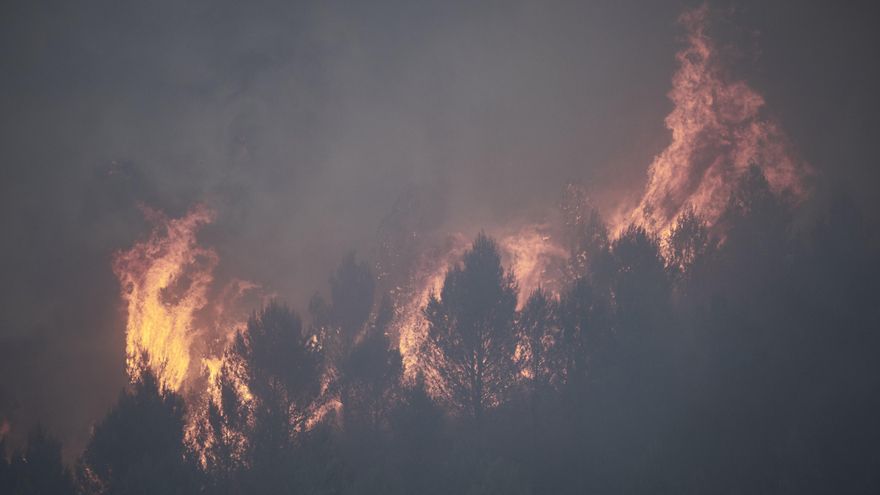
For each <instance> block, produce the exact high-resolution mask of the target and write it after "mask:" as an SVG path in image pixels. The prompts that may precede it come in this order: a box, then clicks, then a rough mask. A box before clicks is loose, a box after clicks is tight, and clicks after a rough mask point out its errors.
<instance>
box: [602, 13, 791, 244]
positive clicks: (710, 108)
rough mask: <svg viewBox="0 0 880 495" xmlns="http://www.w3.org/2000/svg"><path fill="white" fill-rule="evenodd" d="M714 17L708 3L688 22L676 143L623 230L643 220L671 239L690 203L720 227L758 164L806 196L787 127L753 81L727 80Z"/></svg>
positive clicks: (669, 121)
mask: <svg viewBox="0 0 880 495" xmlns="http://www.w3.org/2000/svg"><path fill="white" fill-rule="evenodd" d="M708 13H709V9H708V7H707V6H706V5H703V6H702V7H700V8H698V9H696V10H693V11H690V12H686V13H685V14H684V15H682V16H681V18H680V21H681V23H682V24H683V25H684V26H685V28H686V29H687V31H688V38H687V40H688V44H687V46H686V47H685V48H684V49H683V50H682V51H680V52H679V53H678V54H677V56H676V58H677V60H678V63H679V68H678V70H677V72H676V73H675V75H674V77H673V80H672V90H671V91H670V93H669V98H670V99H671V100H672V102H673V103H674V104H675V108H674V109H673V111H672V113H670V114H669V115H668V116H667V117H666V126H667V127H668V128H669V130H671V131H672V142H671V143H670V144H669V146H668V147H667V148H666V149H665V150H663V151H662V152H661V153H660V154H659V155H657V156H656V157H655V158H654V162H653V163H652V164H651V167H650V169H649V171H648V174H649V179H648V185H647V188H646V190H645V193H644V196H643V197H642V199H641V202H640V203H639V205H638V206H637V207H636V208H635V210H634V211H632V212H631V213H630V215H628V216H624V218H622V219H621V221H620V222H619V223H618V225H617V226H616V228H615V230H616V231H617V232H620V231H622V230H623V229H624V228H625V227H626V226H627V225H628V224H630V223H636V224H639V225H642V226H644V227H646V228H648V229H649V230H651V231H653V232H656V233H658V234H661V235H663V236H665V235H666V234H668V232H669V230H670V228H671V227H672V226H673V225H674V223H675V221H676V219H677V218H678V217H679V215H681V213H682V212H683V211H684V210H685V209H686V208H688V207H689V206H690V207H693V209H694V211H695V213H697V214H698V215H699V216H701V217H702V218H703V219H704V220H705V221H706V222H708V223H709V225H714V224H715V222H716V221H717V220H718V218H719V217H720V216H721V214H722V213H723V210H724V208H725V206H726V204H727V201H728V199H729V197H730V194H731V192H732V190H733V188H734V187H735V186H736V184H737V183H738V181H739V179H740V178H741V177H742V176H743V174H744V173H745V172H746V171H747V170H748V169H749V167H752V166H757V167H759V168H760V169H761V171H762V172H763V173H764V175H765V177H766V178H767V181H768V182H769V184H770V187H771V188H772V189H773V191H774V192H776V193H787V194H790V195H791V196H792V197H794V198H795V199H798V198H800V197H801V196H803V194H804V192H805V191H804V184H803V177H804V175H805V174H806V173H807V172H808V166H807V165H806V164H804V163H802V162H799V161H798V160H797V159H796V158H795V157H793V156H792V154H791V152H790V150H789V147H788V144H787V139H786V136H785V135H784V133H783V132H782V130H781V129H780V128H779V126H778V125H777V124H776V123H775V122H773V121H772V120H769V119H767V118H764V117H763V116H762V115H761V108H762V107H763V106H764V99H763V98H762V97H761V95H759V94H758V93H756V92H755V91H754V90H753V89H752V88H750V87H749V86H748V85H747V84H746V83H744V82H742V81H729V80H727V79H726V78H725V75H724V73H723V71H722V66H721V61H720V60H719V54H718V51H717V49H716V47H715V46H714V44H713V42H712V40H711V39H710V38H709V37H708V36H707V34H706V23H707V17H708Z"/></svg>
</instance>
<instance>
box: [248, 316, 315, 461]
mask: <svg viewBox="0 0 880 495" xmlns="http://www.w3.org/2000/svg"><path fill="white" fill-rule="evenodd" d="M232 352H233V354H234V355H235V356H237V357H239V358H240V359H241V361H242V363H244V367H245V369H246V380H247V386H248V389H249V390H250V393H251V394H252V396H253V424H252V425H251V427H252V430H251V431H250V432H249V436H250V443H249V448H250V452H249V455H248V457H249V461H250V462H251V463H252V465H253V466H254V467H260V468H268V466H275V465H277V461H278V459H279V456H280V455H281V454H282V453H283V452H284V451H285V450H286V449H287V448H288V447H289V445H290V441H291V437H292V435H293V434H294V432H295V431H297V430H298V429H300V428H301V427H302V425H303V423H304V422H305V420H306V419H307V415H308V408H309V406H310V405H311V404H312V402H313V401H314V400H315V399H316V398H317V397H318V395H319V393H320V391H321V369H322V367H321V364H322V356H321V353H320V352H319V350H318V349H317V348H316V346H315V342H314V339H313V338H312V336H311V335H308V334H306V333H305V332H304V331H303V325H302V321H301V320H300V317H299V316H298V315H297V314H296V313H294V312H293V311H292V310H291V309H289V308H288V307H287V306H284V305H282V304H280V303H277V302H271V303H269V305H268V306H266V307H265V308H263V309H262V310H261V311H260V312H259V313H254V314H253V315H252V316H251V318H250V319H249V320H248V324H247V330H246V331H244V332H240V333H238V335H236V338H235V341H234V342H233V344H232Z"/></svg>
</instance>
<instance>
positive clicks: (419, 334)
mask: <svg viewBox="0 0 880 495" xmlns="http://www.w3.org/2000/svg"><path fill="white" fill-rule="evenodd" d="M444 244H445V245H444V246H442V247H441V248H439V249H437V250H435V251H432V252H430V253H426V254H424V255H423V256H422V257H421V258H420V260H419V262H418V264H417V268H416V269H415V270H414V273H413V275H412V277H411V282H410V284H409V285H410V287H408V288H404V289H405V290H403V291H400V294H401V296H400V298H401V300H400V301H398V302H397V310H396V315H395V321H394V327H395V329H396V331H397V334H398V336H399V344H398V345H399V350H400V355H401V358H402V360H403V376H404V380H405V381H407V382H409V383H412V381H414V380H415V378H416V376H417V375H419V374H422V376H423V377H424V378H425V383H426V386H427V387H428V389H429V390H435V391H436V387H438V386H440V382H439V381H438V380H436V377H433V376H432V375H431V370H430V369H428V368H427V367H426V366H424V364H425V363H424V359H422V358H421V357H422V356H423V355H424V353H426V352H433V350H432V349H429V348H428V345H429V343H428V341H427V333H428V326H427V322H426V321H425V318H424V315H423V314H422V310H423V309H424V308H425V306H426V305H427V304H428V298H429V297H430V296H431V294H432V293H433V294H437V295H439V294H440V290H441V289H442V288H443V281H444V279H445V278H446V272H447V270H449V267H450V266H452V265H453V264H454V263H458V262H459V260H460V259H461V257H462V255H463V254H464V252H465V251H466V250H467V248H468V247H469V246H470V245H469V243H468V240H467V238H466V237H465V236H464V235H462V234H454V235H451V236H449V237H448V238H447V239H446V242H445V243H444Z"/></svg>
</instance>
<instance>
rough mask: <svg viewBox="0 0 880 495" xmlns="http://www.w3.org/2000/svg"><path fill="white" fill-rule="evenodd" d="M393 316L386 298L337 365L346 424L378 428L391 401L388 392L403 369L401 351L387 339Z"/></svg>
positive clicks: (396, 381) (389, 301) (388, 300)
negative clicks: (370, 323) (372, 319)
mask: <svg viewBox="0 0 880 495" xmlns="http://www.w3.org/2000/svg"><path fill="white" fill-rule="evenodd" d="M393 317H394V310H393V307H392V305H391V300H390V299H389V298H387V297H385V298H383V300H382V304H381V305H380V306H379V311H378V313H377V314H376V318H375V320H374V321H373V324H372V325H370V326H369V328H368V329H367V332H366V334H365V335H364V336H363V338H362V339H361V340H360V341H359V342H358V343H357V345H355V346H354V347H353V348H352V349H351V351H350V352H349V353H348V355H347V356H345V358H344V359H343V361H342V362H341V363H340V366H339V381H340V382H341V383H340V389H341V391H342V395H343V407H344V411H345V417H346V421H357V422H359V423H361V424H367V425H368V426H372V427H374V426H377V424H378V422H379V421H380V419H381V416H382V415H383V413H384V412H385V409H386V408H387V407H388V405H389V403H390V402H391V397H389V391H391V390H393V388H394V387H395V386H396V384H397V383H398V382H399V380H400V373H401V372H402V370H403V362H402V358H401V355H400V351H398V350H397V349H396V348H392V346H391V343H390V342H389V340H388V333H387V332H388V330H389V327H390V325H391V321H392V319H393ZM355 418H356V419H355Z"/></svg>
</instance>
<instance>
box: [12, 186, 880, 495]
mask: <svg viewBox="0 0 880 495" xmlns="http://www.w3.org/2000/svg"><path fill="white" fill-rule="evenodd" d="M794 213H795V212H794V211H793V209H792V207H791V206H789V205H788V204H787V203H786V202H785V200H784V199H781V198H779V197H777V196H776V195H774V194H773V193H771V191H770V189H769V187H768V185H767V182H766V180H765V179H764V177H763V176H762V175H761V174H760V172H759V171H758V170H757V169H754V170H752V172H751V173H750V174H748V175H747V176H746V177H745V178H744V179H743V181H742V183H741V184H740V185H739V187H738V188H737V189H736V191H735V192H734V194H733V195H732V196H731V197H730V199H729V201H728V206H727V208H726V213H725V215H724V216H723V217H722V218H721V220H720V221H719V223H718V225H715V226H711V227H710V226H708V225H706V224H705V223H704V222H702V220H701V219H700V218H699V216H698V215H697V214H695V213H694V212H692V211H691V212H687V213H685V214H684V215H683V216H682V217H681V219H680V220H679V222H678V223H677V225H676V226H675V228H674V229H673V231H672V232H671V233H670V234H669V236H668V237H667V238H665V239H662V240H660V239H658V238H657V237H655V236H653V235H652V234H651V233H649V232H647V231H645V230H644V229H642V228H639V227H637V226H633V227H630V228H628V229H627V230H625V231H624V232H623V233H622V234H621V235H619V236H617V237H612V236H611V235H610V234H609V232H608V229H607V227H606V225H605V224H604V223H603V221H602V219H601V218H600V217H599V216H598V214H596V213H595V212H589V214H586V215H580V214H579V215H577V216H576V217H575V218H572V219H571V222H570V227H571V228H570V232H569V236H568V239H567V242H568V244H569V249H570V252H571V260H570V263H569V267H568V269H569V272H570V277H569V279H568V281H567V283H566V284H565V289H564V290H563V291H562V292H561V293H560V294H559V297H553V296H552V295H551V294H550V293H549V292H548V291H546V290H543V289H538V290H535V291H534V292H532V293H531V294H528V297H527V299H526V302H525V304H524V305H523V306H522V308H521V309H517V297H518V290H519V289H518V287H517V284H516V279H515V274H513V273H511V272H510V271H509V270H507V269H505V267H504V266H503V264H502V261H501V255H500V253H499V249H498V246H497V245H496V243H495V241H493V239H491V238H490V237H488V236H486V235H484V234H480V235H479V236H478V237H477V238H476V239H475V240H474V241H473V244H472V245H471V247H470V249H469V250H468V251H467V252H466V253H465V254H464V255H463V257H462V259H461V260H460V262H459V263H458V264H456V265H454V266H452V267H451V268H450V269H449V271H448V272H447V273H446V276H445V279H444V283H443V286H442V289H441V290H440V291H439V293H437V294H432V295H431V297H430V299H429V301H428V303H427V305H426V306H425V307H424V308H423V316H424V318H425V321H426V323H427V339H426V344H425V348H424V349H422V350H421V354H422V356H423V361H424V362H423V365H424V373H423V374H420V375H419V376H418V377H417V378H416V379H415V380H413V381H412V383H410V382H409V381H407V380H404V379H403V365H402V359H401V355H400V353H399V351H398V349H397V348H396V346H395V345H394V343H393V342H392V341H391V339H390V337H391V333H392V329H391V324H392V322H393V320H394V310H395V308H394V307H393V304H392V303H391V300H390V299H389V297H388V296H387V294H382V293H381V292H382V291H381V290H380V289H379V284H378V282H377V277H376V276H375V274H374V273H373V270H372V269H371V267H370V265H369V264H368V263H366V262H364V261H362V260H358V259H357V258H356V257H355V256H354V255H351V256H348V257H346V258H345V259H344V260H343V261H342V263H341V264H340V266H339V268H338V269H337V271H336V273H335V274H334V275H333V276H332V277H331V280H330V294H329V298H327V299H325V298H323V297H321V296H315V297H314V298H313V299H312V301H311V302H310V304H309V306H308V318H307V319H305V320H304V319H303V318H302V317H301V316H300V315H299V314H298V313H297V312H296V311H294V310H292V309H291V308H289V307H288V306H286V305H284V304H281V303H277V302H276V303H271V304H269V305H267V306H266V307H264V308H262V309H261V310H260V311H258V312H255V313H254V314H253V315H252V317H251V318H250V320H249V321H248V324H247V330H246V331H243V332H240V333H239V334H237V335H236V337H235V339H234V341H233V342H232V344H231V345H230V346H229V347H228V349H227V350H226V355H225V359H224V365H223V367H222V369H221V371H220V374H219V378H218V380H217V384H216V394H214V398H213V399H211V400H209V401H208V402H207V403H206V405H205V414H204V417H203V418H202V419H201V421H200V422H199V423H198V427H197V428H195V432H194V433H192V432H191V433H189V434H188V433H187V428H186V425H187V421H188V416H187V414H188V411H187V405H186V403H185V402H184V400H183V399H182V398H181V397H180V396H178V395H176V394H174V393H172V392H169V391H163V390H161V389H160V387H159V385H158V382H157V380H156V378H155V377H154V376H153V375H151V374H150V373H144V375H143V377H142V378H141V379H140V380H139V381H138V382H137V383H134V384H132V385H131V386H130V387H129V388H127V389H126V390H125V391H123V392H122V394H121V395H120V398H119V401H118V403H117V404H116V406H115V407H114V408H113V409H112V410H111V411H110V412H109V413H108V414H107V416H106V417H105V418H104V419H103V420H102V421H101V422H100V423H99V424H97V425H96V426H95V428H94V432H93V435H92V438H91V441H90V442H89V444H88V446H87V448H86V449H85V451H84V452H83V454H82V456H81V457H80V459H79V460H78V461H77V462H76V463H75V464H74V465H73V466H70V467H67V466H64V465H63V463H62V462H61V456H60V444H59V443H58V442H57V441H56V440H53V439H52V438H51V436H50V435H48V434H47V433H45V432H44V431H42V430H40V429H37V430H35V431H34V432H32V434H31V435H30V437H29V441H28V443H27V445H26V447H25V448H23V449H22V450H19V451H16V452H12V453H11V456H8V457H3V459H2V460H0V492H2V493H15V494H31V493H86V494H93V493H94V494H136V493H137V494H154V493H156V494H158V493H162V494H174V493H181V494H184V493H209V494H227V493H257V494H259V493H328V494H329V493H383V494H384V493H401V494H410V493H419V494H431V493H438V494H449V493H462V494H495V493H497V494H539V493H706V492H710V493H719V492H720V493H837V492H846V493H877V492H878V490H880V450H878V448H877V446H878V445H880V421H878V418H880V360H878V359H877V358H876V355H877V352H878V350H880V345H878V344H880V332H878V326H877V322H878V321H880V320H878V316H880V304H878V302H880V301H878V294H880V291H878V276H880V270H878V268H880V264H878V261H877V257H876V250H875V249H874V248H873V247H872V246H873V245H874V244H875V239H874V238H873V237H872V235H873V234H872V233H871V232H869V231H868V229H867V226H866V225H867V224H866V222H865V221H864V220H863V219H862V217H861V215H860V212H859V210H858V208H856V207H854V206H853V205H852V203H850V202H849V201H848V200H847V199H846V198H845V197H843V196H839V197H835V198H833V199H832V200H829V201H828V202H827V205H826V206H825V207H823V208H821V209H817V213H816V214H814V215H812V217H811V219H810V220H808V221H804V220H802V219H801V220H799V219H797V218H796V215H795V214H794ZM244 390H246V392H245V391H244ZM326 397H334V398H336V400H338V402H339V404H341V406H339V407H327V406H328V405H327V404H326V403H323V404H322V403H321V398H326ZM191 407H192V406H191ZM321 407H324V408H325V410H324V411H323V413H324V414H323V416H321V419H320V420H319V421H312V418H315V417H316V413H317V412H318V411H319V410H320V409H321ZM190 412H191V411H190ZM3 450H4V451H5V450H6V449H5V447H4V449H3Z"/></svg>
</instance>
